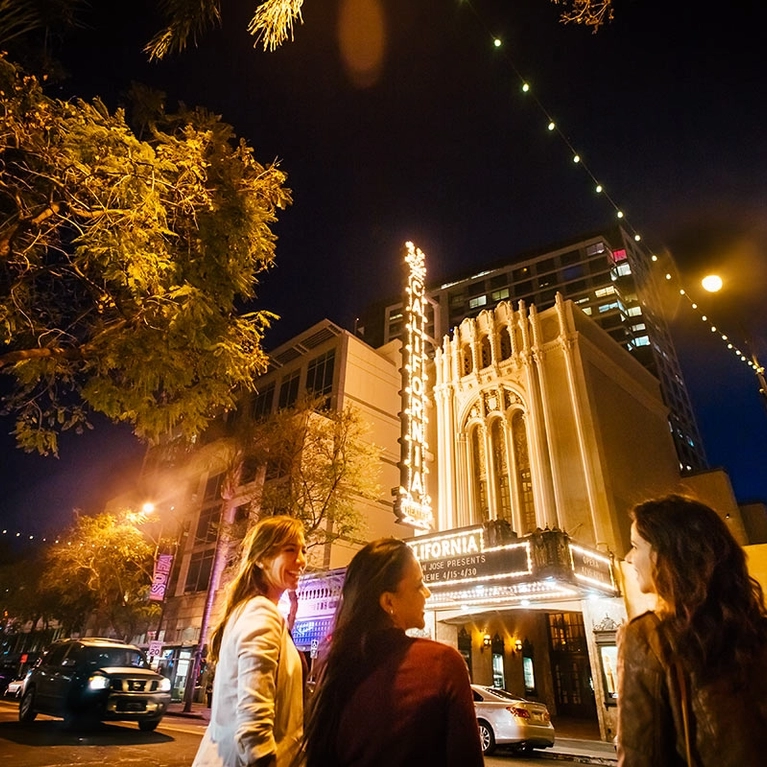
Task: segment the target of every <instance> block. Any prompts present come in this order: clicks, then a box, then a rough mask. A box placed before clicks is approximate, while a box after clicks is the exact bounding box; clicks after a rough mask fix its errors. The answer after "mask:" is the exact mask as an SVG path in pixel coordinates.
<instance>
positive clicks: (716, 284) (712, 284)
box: [700, 274, 722, 293]
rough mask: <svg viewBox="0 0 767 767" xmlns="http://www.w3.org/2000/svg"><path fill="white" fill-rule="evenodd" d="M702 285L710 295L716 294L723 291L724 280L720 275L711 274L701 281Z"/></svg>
mask: <svg viewBox="0 0 767 767" xmlns="http://www.w3.org/2000/svg"><path fill="white" fill-rule="evenodd" d="M700 284H701V285H703V287H704V288H705V289H706V290H707V291H708V292H709V293H716V292H717V291H719V290H721V289H722V278H721V277H720V276H719V275H718V274H709V275H707V276H706V277H704V278H703V279H702V280H701V283H700Z"/></svg>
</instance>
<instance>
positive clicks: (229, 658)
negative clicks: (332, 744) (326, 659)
mask: <svg viewBox="0 0 767 767" xmlns="http://www.w3.org/2000/svg"><path fill="white" fill-rule="evenodd" d="M305 566H306V543H305V541H304V529H303V525H302V524H301V522H300V521H298V520H297V519H294V518H293V517H284V516H275V517H266V518H264V519H262V520H260V521H259V522H257V523H256V525H254V527H253V528H252V529H251V530H250V532H249V533H248V535H247V536H246V538H245V540H244V542H243V558H242V562H241V564H240V568H239V571H238V573H237V575H236V576H235V577H234V579H233V580H232V582H231V583H230V584H229V586H228V587H227V593H226V601H225V605H224V611H223V614H222V616H221V620H220V622H219V623H218V625H217V626H216V627H215V629H214V630H213V632H212V634H211V638H210V652H209V654H210V657H211V659H212V660H213V661H215V662H216V675H215V678H214V681H213V701H212V702H213V705H212V709H211V716H210V724H209V725H208V728H207V730H206V732H205V736H204V737H203V740H202V742H201V743H200V747H199V749H198V751H197V756H196V757H195V760H194V762H193V767H243V766H245V767H283V765H284V766H285V767H287V765H290V764H292V763H293V761H294V759H295V756H296V754H297V752H298V750H299V747H300V743H301V738H302V735H303V666H302V662H301V659H300V656H299V654H298V650H297V649H296V648H295V646H294V644H293V640H292V639H291V637H290V632H289V631H288V626H287V625H286V622H285V619H284V618H283V616H282V614H281V613H280V611H279V609H278V608H277V603H278V602H279V601H280V597H282V595H283V593H284V592H285V591H295V589H296V588H297V586H298V579H299V576H300V575H301V573H302V572H303V570H304V567H305Z"/></svg>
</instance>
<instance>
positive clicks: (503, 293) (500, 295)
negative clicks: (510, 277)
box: [491, 288, 509, 302]
mask: <svg viewBox="0 0 767 767" xmlns="http://www.w3.org/2000/svg"><path fill="white" fill-rule="evenodd" d="M508 297H509V289H508V288H503V289H501V290H494V291H493V293H492V295H491V298H492V299H493V301H495V302H497V301H504V300H506V299H507V298H508Z"/></svg>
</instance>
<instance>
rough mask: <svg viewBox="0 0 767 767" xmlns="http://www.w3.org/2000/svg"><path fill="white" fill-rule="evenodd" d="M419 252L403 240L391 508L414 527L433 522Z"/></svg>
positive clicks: (422, 268)
mask: <svg viewBox="0 0 767 767" xmlns="http://www.w3.org/2000/svg"><path fill="white" fill-rule="evenodd" d="M424 261H425V256H424V253H423V251H422V250H421V249H420V248H416V247H415V245H413V243H412V242H407V243H405V264H406V266H407V287H406V288H405V320H406V325H405V338H404V343H403V347H402V392H401V394H402V412H401V413H400V422H401V424H402V433H401V436H400V439H399V443H400V461H399V470H400V486H399V487H398V488H396V489H395V490H394V491H393V492H394V494H395V496H396V497H395V500H394V513H395V514H396V515H397V519H398V520H399V521H400V522H402V523H403V524H405V525H410V526H411V527H415V528H418V529H419V530H432V529H433V528H434V514H433V513H432V509H431V498H430V497H429V494H428V491H427V486H426V475H427V474H428V469H427V466H426V451H427V450H428V447H429V446H428V444H427V442H426V424H427V423H428V418H427V415H426V405H427V396H426V384H427V381H428V377H427V374H426V295H425V293H426V286H425V281H426V266H425V263H424Z"/></svg>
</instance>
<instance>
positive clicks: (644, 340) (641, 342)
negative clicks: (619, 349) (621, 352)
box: [633, 336, 650, 346]
mask: <svg viewBox="0 0 767 767" xmlns="http://www.w3.org/2000/svg"><path fill="white" fill-rule="evenodd" d="M633 344H634V346H649V345H650V339H649V338H648V337H647V336H639V338H635V339H634V341H633Z"/></svg>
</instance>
